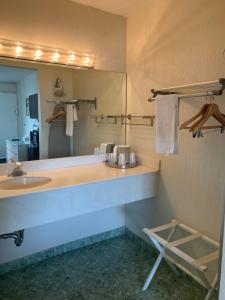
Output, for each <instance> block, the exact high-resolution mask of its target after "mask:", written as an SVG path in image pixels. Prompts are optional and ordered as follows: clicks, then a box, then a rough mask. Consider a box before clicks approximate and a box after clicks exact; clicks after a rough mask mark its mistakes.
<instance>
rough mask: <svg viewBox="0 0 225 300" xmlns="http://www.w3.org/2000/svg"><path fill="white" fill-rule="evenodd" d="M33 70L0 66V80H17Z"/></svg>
mask: <svg viewBox="0 0 225 300" xmlns="http://www.w3.org/2000/svg"><path fill="white" fill-rule="evenodd" d="M33 71H34V70H32V69H22V68H14V67H5V66H0V82H14V83H15V82H18V81H20V80H21V79H23V78H25V77H26V76H28V75H29V74H30V73H31V72H33Z"/></svg>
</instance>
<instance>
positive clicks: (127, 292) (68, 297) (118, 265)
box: [0, 235, 216, 300]
mask: <svg viewBox="0 0 225 300" xmlns="http://www.w3.org/2000/svg"><path fill="white" fill-rule="evenodd" d="M155 257H156V256H155V253H154V252H152V253H151V252H150V251H149V249H146V247H144V246H143V243H141V242H140V241H134V240H132V239H130V238H129V237H127V236H125V235H124V236H121V237H117V238H113V239H110V240H107V241H104V242H101V243H98V244H94V245H91V246H88V247H85V248H81V249H78V250H75V251H72V252H68V253H66V254H63V255H60V256H57V257H54V258H50V259H48V260H45V261H43V262H41V263H38V264H35V265H32V266H29V267H27V268H25V269H23V270H21V271H14V272H11V273H8V274H5V275H2V276H1V277H0V299H1V300H81V299H82V300H103V299H104V300H108V299H109V300H111V299H115V300H136V299H137V300H201V299H204V297H205V295H206V291H205V290H204V289H203V288H201V287H200V286H199V285H198V284H196V283H195V282H194V281H192V280H191V279H190V278H189V277H187V276H185V275H182V276H181V277H179V278H178V277H176V276H175V275H174V274H173V273H172V272H171V271H170V269H168V267H167V265H166V264H162V265H161V267H160V269H159V271H158V273H157V275H156V277H155V279H154V280H153V282H152V285H151V287H149V289H148V290H147V291H146V292H142V291H141V288H142V285H143V283H144V280H145V278H146V275H147V273H148V271H149V269H150V268H151V266H152V265H153V263H154V261H155ZM214 299H216V298H214Z"/></svg>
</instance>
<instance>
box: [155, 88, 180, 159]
mask: <svg viewBox="0 0 225 300" xmlns="http://www.w3.org/2000/svg"><path fill="white" fill-rule="evenodd" d="M178 124H179V100H178V95H175V94H173V95H157V96H156V152H157V153H160V154H166V155H169V154H177V153H178V144H177V127H178Z"/></svg>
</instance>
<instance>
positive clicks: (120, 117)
mask: <svg viewBox="0 0 225 300" xmlns="http://www.w3.org/2000/svg"><path fill="white" fill-rule="evenodd" d="M89 118H90V119H95V122H96V123H98V124H100V123H105V124H109V123H107V122H104V120H106V119H114V123H113V124H120V125H121V124H122V125H137V126H151V127H152V126H153V121H154V119H155V116H152V115H143V116H138V115H131V114H128V115H89ZM137 118H139V119H145V120H150V123H133V122H131V120H132V119H137ZM126 120H129V122H127V121H126ZM118 121H119V122H118Z"/></svg>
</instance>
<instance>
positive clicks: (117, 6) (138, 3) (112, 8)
mask: <svg viewBox="0 0 225 300" xmlns="http://www.w3.org/2000/svg"><path fill="white" fill-rule="evenodd" d="M71 1H73V2H77V3H80V4H83V5H87V6H91V7H95V8H98V9H101V10H104V11H107V12H109V13H112V14H117V15H120V16H124V17H129V16H131V15H133V14H135V13H136V12H137V11H138V10H139V9H141V8H143V7H144V6H145V5H146V4H148V3H149V2H150V1H151V0H71Z"/></svg>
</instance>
